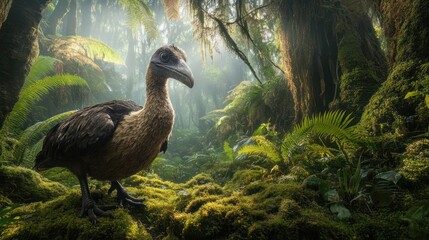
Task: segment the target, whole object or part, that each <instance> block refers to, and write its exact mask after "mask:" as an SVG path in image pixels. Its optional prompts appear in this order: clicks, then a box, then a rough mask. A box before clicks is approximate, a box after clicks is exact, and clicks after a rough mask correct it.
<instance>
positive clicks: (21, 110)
mask: <svg viewBox="0 0 429 240" xmlns="http://www.w3.org/2000/svg"><path fill="white" fill-rule="evenodd" d="M70 87H80V88H85V89H87V88H88V84H87V83H86V81H85V80H84V79H83V78H81V77H79V76H74V75H56V76H52V77H46V78H44V79H42V80H40V81H37V82H35V83H33V84H32V85H30V86H28V87H27V88H26V89H24V90H23V91H22V92H21V93H20V94H19V98H18V101H17V102H16V104H15V106H14V107H13V109H12V111H11V113H10V114H9V116H8V117H7V118H6V120H5V122H4V124H3V127H2V129H1V131H2V132H8V133H11V134H13V135H14V136H19V135H20V134H21V133H22V131H23V128H24V125H25V123H26V121H27V119H28V116H29V115H30V113H31V112H32V111H33V110H34V108H35V107H36V106H37V102H39V101H40V100H42V99H43V98H44V97H45V96H46V95H47V94H48V93H49V92H50V91H52V90H55V89H58V88H70Z"/></svg>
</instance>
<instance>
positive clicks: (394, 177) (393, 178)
mask: <svg viewBox="0 0 429 240" xmlns="http://www.w3.org/2000/svg"><path fill="white" fill-rule="evenodd" d="M401 177H402V176H401V174H400V173H398V172H395V171H387V172H381V173H379V174H377V175H375V177H374V178H378V179H383V180H386V181H389V182H392V183H394V184H395V185H396V184H397V183H398V181H399V179H401Z"/></svg>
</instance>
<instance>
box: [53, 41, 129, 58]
mask: <svg viewBox="0 0 429 240" xmlns="http://www.w3.org/2000/svg"><path fill="white" fill-rule="evenodd" d="M48 52H50V53H52V54H53V55H54V56H55V57H56V58H59V59H61V60H63V59H65V60H68V59H73V58H77V59H84V58H88V59H89V60H91V61H94V60H101V61H105V62H111V63H117V64H124V61H123V60H122V58H121V56H120V55H119V54H118V53H117V52H116V51H115V50H114V49H113V48H111V47H109V46H108V45H107V44H105V43H103V42H102V41H100V40H97V39H93V38H86V37H81V36H66V37H55V38H54V39H53V40H52V44H51V45H50V46H49V48H48ZM86 61H87V60H86ZM94 64H95V63H94Z"/></svg>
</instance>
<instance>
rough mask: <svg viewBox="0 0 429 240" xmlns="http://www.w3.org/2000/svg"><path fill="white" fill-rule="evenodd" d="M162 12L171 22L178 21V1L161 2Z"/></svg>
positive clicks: (166, 0)
mask: <svg viewBox="0 0 429 240" xmlns="http://www.w3.org/2000/svg"><path fill="white" fill-rule="evenodd" d="M162 5H164V11H165V13H166V15H167V17H168V19H171V20H179V16H180V15H179V0H163V1H162Z"/></svg>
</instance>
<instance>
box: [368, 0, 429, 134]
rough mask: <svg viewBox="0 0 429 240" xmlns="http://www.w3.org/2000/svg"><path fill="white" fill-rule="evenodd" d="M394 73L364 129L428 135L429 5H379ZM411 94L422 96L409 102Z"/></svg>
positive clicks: (416, 1)
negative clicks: (425, 97)
mask: <svg viewBox="0 0 429 240" xmlns="http://www.w3.org/2000/svg"><path fill="white" fill-rule="evenodd" d="M378 7H379V11H380V13H381V16H382V26H383V29H384V31H385V34H386V39H387V45H388V63H389V68H390V73H389V76H388V78H387V80H386V81H385V82H384V83H383V84H382V86H381V87H380V88H379V89H378V90H377V92H376V93H375V94H374V96H373V97H372V98H371V100H370V103H369V104H368V105H367V107H366V108H365V112H364V114H363V116H362V120H361V125H362V126H363V127H364V128H365V129H367V130H368V131H370V132H372V133H374V134H383V133H386V132H396V133H398V132H399V133H410V132H414V133H418V132H424V131H427V127H428V125H429V109H428V108H427V107H426V105H425V100H424V96H425V94H429V25H428V24H427V23H428V22H429V14H428V13H427V9H429V1H425V0H404V1H399V2H398V1H388V0H379V1H378ZM411 91H419V92H420V93H422V94H421V95H420V96H416V97H413V98H409V99H404V97H405V95H406V94H407V93H408V92H411Z"/></svg>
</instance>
